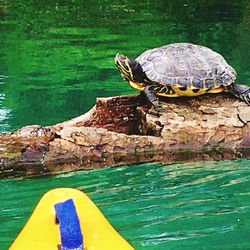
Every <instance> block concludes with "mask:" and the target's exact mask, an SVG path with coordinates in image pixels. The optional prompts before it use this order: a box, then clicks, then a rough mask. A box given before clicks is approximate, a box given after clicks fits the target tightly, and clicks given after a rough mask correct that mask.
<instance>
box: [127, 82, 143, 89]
mask: <svg viewBox="0 0 250 250" xmlns="http://www.w3.org/2000/svg"><path fill="white" fill-rule="evenodd" d="M129 85H130V86H131V87H132V88H135V89H138V90H140V91H143V90H144V87H143V86H140V85H139V84H138V83H136V82H132V81H129Z"/></svg>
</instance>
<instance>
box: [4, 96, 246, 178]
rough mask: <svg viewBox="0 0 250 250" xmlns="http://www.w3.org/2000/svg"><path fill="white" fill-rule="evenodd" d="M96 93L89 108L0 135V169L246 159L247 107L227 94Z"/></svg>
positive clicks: (13, 171) (13, 172) (20, 171)
mask: <svg viewBox="0 0 250 250" xmlns="http://www.w3.org/2000/svg"><path fill="white" fill-rule="evenodd" d="M162 101H164V102H162V105H163V106H164V109H166V112H164V113H161V114H157V113H155V112H154V111H153V109H148V107H147V105H145V104H144V103H143V98H141V97H140V96H137V95H130V96H118V97H109V98H97V101H96V105H95V106H94V107H93V108H92V109H91V110H90V111H89V112H87V113H85V114H83V115H81V116H79V117H76V118H73V119H71V120H69V121H65V122H62V123H58V124H56V125H53V126H49V127H42V126H39V125H31V126H26V127H23V128H21V129H19V130H17V131H16V132H12V133H3V134H0V174H1V175H2V176H3V175H17V174H27V173H28V174H29V173H35V174H37V173H44V172H55V171H61V170H78V169H89V168H98V167H105V166H117V165H124V164H139V163H143V162H152V161H159V162H167V163H173V162H181V161H200V160H223V159H234V158H236V157H249V152H250V151H249V148H250V139H249V137H250V136H249V131H250V117H249V116H250V107H249V106H247V105H246V104H245V103H244V102H241V101H239V100H237V99H235V98H233V97H231V96H229V95H226V94H216V95H204V96H200V97H195V98H169V99H162Z"/></svg>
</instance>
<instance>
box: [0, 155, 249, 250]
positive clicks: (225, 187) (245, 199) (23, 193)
mask: <svg viewBox="0 0 250 250" xmlns="http://www.w3.org/2000/svg"><path fill="white" fill-rule="evenodd" d="M249 166H250V161H249V160H246V159H245V160H244V159H241V160H237V161H224V162H200V163H186V164H173V165H162V164H151V165H148V164H144V165H138V166H136V167H135V166H130V167H126V166H124V167H116V168H106V169H102V170H93V171H81V172H74V173H62V174H60V175H57V176H53V177H47V178H12V179H5V180H1V181H0V186H1V192H0V210H1V213H0V221H1V227H0V235H1V237H0V245H1V246H2V247H1V249H6V248H7V247H8V246H9V244H10V243H11V241H12V240H13V238H14V237H15V235H16V234H17V233H18V232H19V230H20V229H21V228H22V226H23V225H24V223H25V222H26V220H27V219H28V217H29V215H30V213H31V212H32V210H33V209H34V207H35V205H36V203H37V202H38V200H39V198H40V197H41V196H42V195H43V193H44V192H46V191H47V190H50V189H52V188H55V187H73V188H77V189H80V190H82V191H84V192H86V193H87V194H88V195H89V196H90V197H91V199H92V200H93V201H94V202H95V203H96V204H97V205H98V207H99V208H100V209H101V211H102V212H103V214H104V215H105V216H106V217H107V219H108V220H109V221H110V222H111V224H112V225H113V226H114V227H115V228H116V230H117V231H118V232H119V233H120V234H121V235H122V236H123V237H125V238H126V239H127V240H128V241H129V242H130V243H131V244H132V245H133V246H134V247H135V248H136V249H249V245H250V238H249V228H250V175H249V174H250V167H249ZM110 249H112V247H111V248H110Z"/></svg>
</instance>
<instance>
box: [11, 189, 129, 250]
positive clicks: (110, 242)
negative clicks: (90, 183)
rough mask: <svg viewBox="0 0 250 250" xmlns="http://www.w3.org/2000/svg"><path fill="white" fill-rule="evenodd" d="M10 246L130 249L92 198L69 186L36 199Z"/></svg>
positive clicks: (14, 248)
mask: <svg viewBox="0 0 250 250" xmlns="http://www.w3.org/2000/svg"><path fill="white" fill-rule="evenodd" d="M9 249H11V250H22V249H23V250H45V249H46V250H50V249H51V250H52V249H53V250H58V249H61V250H70V249H72V250H73V249H74V250H76V249H77V250H91V249H95V250H105V249H107V250H110V249H119V250H123V249H124V250H132V249H134V248H133V247H132V246H131V245H130V244H129V243H128V242H127V241H126V240H125V239H124V238H123V237H122V236H121V235H120V234H119V233H118V232H117V231H116V230H115V229H114V228H113V227H112V226H111V224H110V223H109V222H108V221H107V219H106V218H105V217H104V215H103V214H102V213H101V211H100V210H99V209H98V208H97V206H96V205H95V204H94V203H93V202H92V200H91V199H90V198H89V197H88V196H87V195H86V194H84V193H83V192H81V191H79V190H76V189H72V188H57V189H53V190H51V191H49V192H47V193H46V194H44V195H43V197H42V198H41V199H40V201H39V202H38V204H37V206H36V207H35V209H34V211H33V213H32V214H31V216H30V218H29V220H28V221H27V223H26V225H25V226H24V227H23V229H22V230H21V232H20V233H19V235H18V236H17V238H16V239H15V241H14V242H13V243H12V245H11V246H10V248H9Z"/></svg>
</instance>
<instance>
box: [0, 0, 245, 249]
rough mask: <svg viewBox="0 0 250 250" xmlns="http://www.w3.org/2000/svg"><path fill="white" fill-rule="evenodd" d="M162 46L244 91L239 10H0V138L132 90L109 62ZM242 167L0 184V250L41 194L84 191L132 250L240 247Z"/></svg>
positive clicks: (170, 4)
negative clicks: (195, 50)
mask: <svg viewBox="0 0 250 250" xmlns="http://www.w3.org/2000/svg"><path fill="white" fill-rule="evenodd" d="M172 42H192V43H196V44H201V45H204V46H208V47H210V48H212V49H213V50H215V51H217V52H219V53H221V54H222V55H223V56H224V57H225V58H226V60H227V61H228V62H229V63H230V64H231V65H232V66H233V67H234V68H235V69H236V71H237V72H238V77H237V79H238V80H237V81H238V82H239V83H243V84H246V85H248V86H250V82H249V75H250V72H249V53H247V52H248V50H249V1H247V0H242V1H233V0H210V1H204V0H199V1H191V0H186V1H184V0H180V1H174V0H169V1H164V0H156V1H150V0H144V1H138V2H135V1H132V0H126V1H107V0H106V1H104V0H95V1H88V0H87V1H80V0H74V1H53V0H51V1H34V0H26V1H24V0H18V1H17V0H14V1H0V132H4V131H14V130H16V129H18V128H20V127H23V126H25V125H28V124H41V125H51V124H54V123H57V122H61V121H64V120H67V119H70V118H72V117H75V116H78V115H80V114H82V113H84V112H86V111H88V110H89V109H90V108H91V107H92V106H93V105H94V104H95V98H96V97H100V96H111V95H121V94H128V93H130V94H131V93H137V91H136V90H134V89H132V88H130V87H129V86H128V84H127V83H126V82H125V81H123V80H122V78H121V77H120V73H119V71H118V70H117V69H116V67H115V65H114V62H113V58H114V55H115V54H116V53H117V52H119V53H123V54H126V55H128V56H130V57H136V56H137V55H139V54H140V53H141V52H143V51H144V50H146V49H149V48H153V47H156V46H161V45H164V44H167V43H172ZM249 166H250V164H249V160H246V159H239V160H237V161H224V162H204V163H203V162H200V163H188V164H177V165H161V164H151V165H150V164H149V165H137V166H130V167H118V168H107V169H102V170H94V171H85V172H74V173H68V174H65V173H64V174H61V175H57V176H54V177H43V178H42V177H38V178H12V179H2V180H1V181H0V182H1V184H0V188H1V190H0V191H1V192H0V222H1V227H0V249H7V248H8V246H9V245H10V243H11V242H12V240H13V239H14V237H15V236H16V234H17V233H18V232H19V230H20V229H21V228H22V226H23V225H24V223H25V221H26V220H27V218H28V216H29V215H30V213H31V211H32V210H33V208H34V206H35V204H36V203H37V201H38V200H39V198H40V196H41V195H42V194H43V193H44V192H45V191H47V190H49V189H51V188H54V187H62V186H69V187H76V188H79V189H80V190H83V191H85V192H86V193H88V194H89V195H90V197H91V198H92V199H93V200H94V201H95V202H96V204H97V205H98V206H99V207H100V209H101V210H102V212H103V213H104V214H105V216H107V218H108V219H109V220H110V222H111V223H112V224H113V225H114V227H115V228H116V229H117V230H118V231H119V232H120V233H121V234H122V235H123V236H124V237H125V238H126V239H127V240H128V241H129V242H130V243H131V244H132V245H133V246H135V247H136V249H247V248H249V245H250V242H249V232H250V229H249V228H250V224H249V221H250V220H249V219H250V218H249V214H250V213H249V212H250V211H249V210H250V209H249V204H250V190H249V186H250V185H249V179H250V175H249V173H250V167H249Z"/></svg>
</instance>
